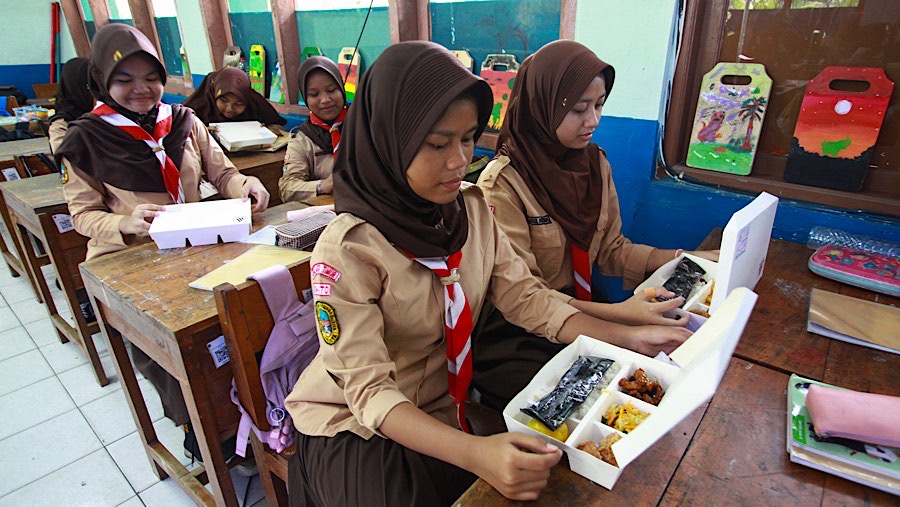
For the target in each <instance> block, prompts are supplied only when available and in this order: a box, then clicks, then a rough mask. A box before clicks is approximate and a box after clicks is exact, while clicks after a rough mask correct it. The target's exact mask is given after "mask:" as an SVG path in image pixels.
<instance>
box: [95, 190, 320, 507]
mask: <svg viewBox="0 0 900 507" xmlns="http://www.w3.org/2000/svg"><path fill="white" fill-rule="evenodd" d="M303 207H304V205H302V204H300V203H287V204H283V205H281V206H277V207H275V208H269V209H268V210H266V211H265V212H263V213H262V214H254V215H253V225H254V229H256V228H259V227H261V226H263V225H267V224H278V223H282V222H286V221H287V217H286V212H287V211H288V210H292V209H300V208H303ZM253 246H254V245H251V244H245V243H228V244H218V245H208V246H198V247H188V248H173V249H167V250H159V249H158V248H157V246H156V244H155V243H147V244H144V245H140V246H136V247H133V248H128V249H126V250H122V251H119V252H114V253H111V254H108V255H104V256H102V257H98V258H96V259H92V260H90V261H88V262H85V263H83V264H82V265H81V274H82V277H83V278H84V282H85V285H86V286H87V289H88V292H89V293H90V295H91V298H92V299H93V302H94V308H95V310H96V312H97V318H98V320H99V321H100V326H101V329H102V330H103V333H104V334H105V335H106V337H107V339H108V340H109V344H110V349H111V350H112V354H113V357H114V359H115V363H116V368H117V370H118V373H119V378H120V379H121V381H122V385H123V388H124V389H125V392H126V394H127V396H126V397H127V398H128V403H129V405H130V407H131V412H132V415H133V416H134V418H135V421H136V422H137V426H138V433H139V434H140V435H141V440H142V441H143V443H144V447H145V449H146V451H147V455H148V457H149V458H150V461H151V464H152V465H153V468H154V470H155V472H156V474H157V475H158V476H159V477H160V478H165V477H166V476H169V477H172V478H173V479H175V480H176V482H177V483H178V485H179V486H180V487H181V488H182V489H183V490H184V491H185V492H186V493H187V494H188V495H190V497H191V498H192V499H193V500H194V501H195V502H196V503H198V504H202V505H213V504H216V505H229V506H237V505H238V500H237V498H236V496H235V491H234V485H233V484H232V481H231V476H230V474H229V473H228V467H227V465H226V463H225V459H224V456H223V455H222V450H221V447H220V445H219V444H220V442H222V441H223V440H225V439H226V438H228V437H229V436H232V435H234V434H235V430H236V428H237V423H238V419H239V417H238V416H239V412H238V410H237V409H236V408H235V406H234V404H233V403H232V402H231V400H230V398H229V391H230V389H231V378H232V373H231V368H230V367H229V366H228V365H224V366H223V367H221V368H218V369H217V368H216V367H215V365H214V363H213V359H212V357H211V353H210V351H209V350H208V349H207V344H208V343H209V342H211V341H213V340H215V339H216V338H217V337H218V336H220V335H221V334H222V329H221V326H220V325H219V316H218V312H217V310H216V303H215V298H214V296H213V293H212V291H203V290H200V289H194V288H191V287H189V286H188V284H189V283H190V282H192V281H194V280H196V279H197V278H200V277H201V276H203V275H205V274H207V273H209V272H210V271H212V270H213V269H215V268H217V267H219V266H221V265H222V264H223V263H224V262H226V261H228V260H231V259H234V258H235V257H237V256H238V255H240V254H242V253H244V252H245V251H247V250H249V249H250V248H252V247H253ZM123 338H126V339H128V341H130V342H131V344H132V345H133V346H135V347H138V348H139V349H141V350H143V351H144V352H146V353H147V355H149V356H150V357H151V358H152V359H153V360H154V361H156V362H157V363H158V364H159V365H160V366H162V367H163V368H164V369H165V370H166V371H168V372H169V373H170V374H171V375H172V376H174V377H175V378H176V379H178V381H179V382H180V383H181V388H182V393H183V394H184V398H185V403H186V404H187V408H188V412H189V414H190V419H191V425H192V426H193V430H194V433H195V434H196V435H197V443H198V444H199V447H200V453H201V455H202V456H203V465H204V466H201V467H198V468H196V469H194V470H192V471H189V470H188V469H187V468H186V467H185V466H184V465H182V464H181V463H180V462H179V461H178V460H177V459H176V458H175V457H174V456H173V455H172V452H171V451H170V450H168V449H166V448H165V447H164V446H163V444H162V443H161V442H160V441H159V439H158V438H157V435H156V431H155V430H154V429H153V425H152V421H151V420H150V416H149V413H148V411H147V405H146V403H145V402H144V398H143V396H142V394H141V391H140V388H139V387H138V383H137V378H136V377H135V373H134V369H133V368H132V365H131V361H130V360H129V358H128V352H127V351H126V350H125V342H124V340H123ZM175 452H176V453H178V454H181V452H182V450H181V449H176V450H175ZM207 480H208V482H209V484H210V485H211V486H212V493H210V492H209V491H208V490H207V489H206V488H204V487H203V484H202V482H205V481H207Z"/></svg>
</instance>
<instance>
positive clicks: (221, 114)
mask: <svg viewBox="0 0 900 507" xmlns="http://www.w3.org/2000/svg"><path fill="white" fill-rule="evenodd" d="M182 105H183V106H185V107H189V108H191V109H193V110H194V114H196V115H197V117H198V118H200V121H202V122H203V123H204V124H206V125H209V124H210V123H224V122H230V121H258V122H260V123H262V124H263V125H266V126H267V127H270V128H272V130H274V131H275V132H280V131H282V130H284V129H283V128H282V126H283V125H284V124H285V123H287V120H285V119H284V118H282V117H281V115H279V114H278V111H276V110H275V108H274V107H272V104H270V103H269V101H268V100H266V98H265V97H263V96H262V95H260V94H259V93H258V92H257V91H256V90H254V89H253V88H251V87H250V78H249V77H248V76H247V74H246V73H245V72H244V71H242V70H240V69H236V68H234V67H225V68H224V69H222V70H217V71H215V72H210V73H209V74H207V75H206V77H205V78H203V81H202V82H201V83H200V86H199V87H198V88H197V89H196V90H194V93H192V94H191V96H190V97H188V98H187V99H185V101H184V102H182Z"/></svg>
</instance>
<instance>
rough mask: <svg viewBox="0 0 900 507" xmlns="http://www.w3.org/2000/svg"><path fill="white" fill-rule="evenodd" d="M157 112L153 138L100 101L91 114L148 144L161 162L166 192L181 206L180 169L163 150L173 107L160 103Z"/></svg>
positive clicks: (170, 125)
mask: <svg viewBox="0 0 900 507" xmlns="http://www.w3.org/2000/svg"><path fill="white" fill-rule="evenodd" d="M157 111H158V112H157V113H156V125H155V126H154V127H153V135H152V136H151V135H150V134H148V133H147V131H146V130H144V129H142V128H141V127H140V125H138V124H137V123H135V122H133V121H131V120H129V119H128V118H126V117H125V116H123V115H121V114H119V113H118V112H116V110H115V109H113V108H111V107H109V106H108V105H106V104H104V103H103V102H100V101H99V100H98V101H97V105H96V106H94V109H93V110H92V111H91V113H92V114H95V115H97V116H99V117H100V119H102V120H103V121H105V122H106V123H109V124H110V125H112V126H114V127H118V128H119V129H121V130H123V131H124V132H125V133H126V134H128V135H130V136H131V137H133V138H135V139H137V140H138V141H144V142H145V143H147V146H149V147H150V149H151V150H153V154H154V155H156V158H157V160H159V168H160V171H162V177H163V183H165V185H166V191H167V192H169V195H170V196H171V197H172V200H173V201H175V203H176V204H181V203H183V202H184V190H183V189H182V188H181V178H180V177H179V171H178V167H176V166H175V162H172V159H171V158H169V156H168V155H166V150H165V148H163V142H164V140H165V137H166V136H167V135H169V132H171V131H172V106H170V105H169V104H163V103H162V102H160V103H159V104H157Z"/></svg>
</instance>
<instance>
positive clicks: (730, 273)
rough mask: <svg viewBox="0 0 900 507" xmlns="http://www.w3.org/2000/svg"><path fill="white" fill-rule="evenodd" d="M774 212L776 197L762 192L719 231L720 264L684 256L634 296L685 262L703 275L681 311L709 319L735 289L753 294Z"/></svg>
mask: <svg viewBox="0 0 900 507" xmlns="http://www.w3.org/2000/svg"><path fill="white" fill-rule="evenodd" d="M777 208H778V198H777V197H775V196H772V195H770V194H767V193H765V192H763V193H761V194H759V196H757V197H756V199H754V200H753V201H752V202H751V203H750V204H748V205H746V206H744V207H743V208H741V209H739V210H738V211H736V212H735V213H734V214H733V215H732V216H731V218H730V219H729V220H728V224H727V225H726V226H725V229H724V230H723V231H722V241H721V243H720V246H719V262H713V261H710V260H707V259H704V258H702V257H696V256H694V255H691V254H687V253H685V254H682V255H681V256H680V257H677V258H675V259H673V260H671V261H669V262H667V263H665V264H663V265H662V266H660V267H659V269H657V270H656V271H655V272H654V273H653V274H652V275H650V276H649V277H647V279H646V280H644V281H643V282H642V283H641V284H640V285H638V286H637V288H635V289H634V293H635V294H637V293H639V292H641V291H643V290H644V288H647V287H662V286H663V284H664V283H666V281H667V280H668V279H669V278H670V277H671V276H672V275H673V274H674V273H675V268H676V267H677V266H678V263H679V262H681V260H682V259H683V258H687V259H690V260H691V261H694V262H695V263H696V264H697V265H699V266H700V267H701V268H702V269H703V270H704V271H705V272H706V274H704V275H703V276H702V277H701V280H702V281H703V282H704V283H703V284H698V285H696V286H695V288H694V290H693V291H692V292H691V294H690V296H689V297H688V299H687V301H685V304H684V305H683V308H684V309H685V310H688V311H690V310H693V309H699V310H701V311H708V313H709V314H710V315H712V314H713V313H714V312H715V311H716V309H717V308H718V307H719V306H720V305H721V304H722V303H723V302H724V301H725V298H726V297H727V296H728V295H729V294H731V292H732V291H733V290H734V289H735V288H737V287H746V288H748V289H751V290H752V289H753V288H754V287H756V283H757V282H758V281H759V279H760V277H762V273H763V268H764V267H765V263H766V256H767V254H768V251H769V238H770V237H771V235H772V224H773V223H774V221H775V211H776V209H777ZM712 282H715V283H712ZM710 291H712V293H713V294H712V300H711V301H710V304H709V306H708V307H707V306H706V305H705V304H704V301H706V299H707V297H708V296H709V292H710ZM691 319H692V320H694V321H697V322H692V325H691V326H690V328H691V329H695V328H696V327H699V326H700V325H701V324H702V323H703V321H704V320H705V319H704V318H703V317H699V316H697V315H692V316H691Z"/></svg>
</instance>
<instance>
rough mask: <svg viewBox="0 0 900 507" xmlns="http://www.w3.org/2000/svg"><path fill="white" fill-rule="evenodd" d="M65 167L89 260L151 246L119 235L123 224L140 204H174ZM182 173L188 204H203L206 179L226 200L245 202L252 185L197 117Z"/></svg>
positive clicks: (77, 226) (77, 227) (76, 221)
mask: <svg viewBox="0 0 900 507" xmlns="http://www.w3.org/2000/svg"><path fill="white" fill-rule="evenodd" d="M55 123H59V122H54V124H55ZM63 163H64V164H65V167H66V171H67V173H68V181H67V182H66V183H64V184H63V194H64V195H65V197H66V201H67V202H68V204H69V213H70V214H71V215H72V222H73V224H74V225H75V230H76V231H78V233H79V234H82V235H84V236H87V237H89V238H90V241H88V252H87V259H88V260H89V259H93V258H94V257H98V256H100V255H104V254H108V253H111V252H115V251H117V250H122V249H124V248H127V247H129V246H132V245H137V244H140V243H146V242H148V241H150V236H140V237H137V236H134V235H131V234H129V235H127V236H123V235H122V233H121V232H119V222H120V221H122V219H123V218H125V217H126V216H130V215H131V213H132V211H134V208H135V207H136V206H137V205H138V204H160V205H166V204H172V198H171V197H170V196H169V194H168V193H167V192H132V191H130V190H122V189H121V188H116V187H114V186H112V185H108V184H106V183H103V182H101V181H99V180H97V179H95V178H93V177H91V176H89V175H87V174H86V173H85V172H84V171H82V170H81V169H79V168H77V167H75V166H73V165H72V164H70V163H69V161H68V160H63ZM179 169H180V178H181V186H182V189H183V190H184V200H185V202H197V201H199V200H200V178H201V176H202V177H203V178H205V179H206V180H208V181H209V182H210V183H212V184H213V185H214V186H215V187H216V188H217V189H219V192H220V193H221V194H222V195H223V196H225V197H226V198H232V199H234V198H238V197H240V196H241V188H242V187H243V186H244V182H245V181H247V177H246V176H244V175H242V174H240V173H239V172H238V171H237V169H235V167H234V164H232V163H231V161H230V160H228V157H226V156H225V154H224V153H223V152H222V148H220V147H219V145H218V144H217V143H216V142H214V141H212V140H211V138H210V136H209V132H208V131H207V130H206V126H205V125H203V122H201V121H200V119H199V118H196V117H195V118H194V126H193V127H192V128H191V133H190V134H189V135H188V138H187V142H186V143H185V147H184V157H183V159H182V161H181V167H180V168H179Z"/></svg>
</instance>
